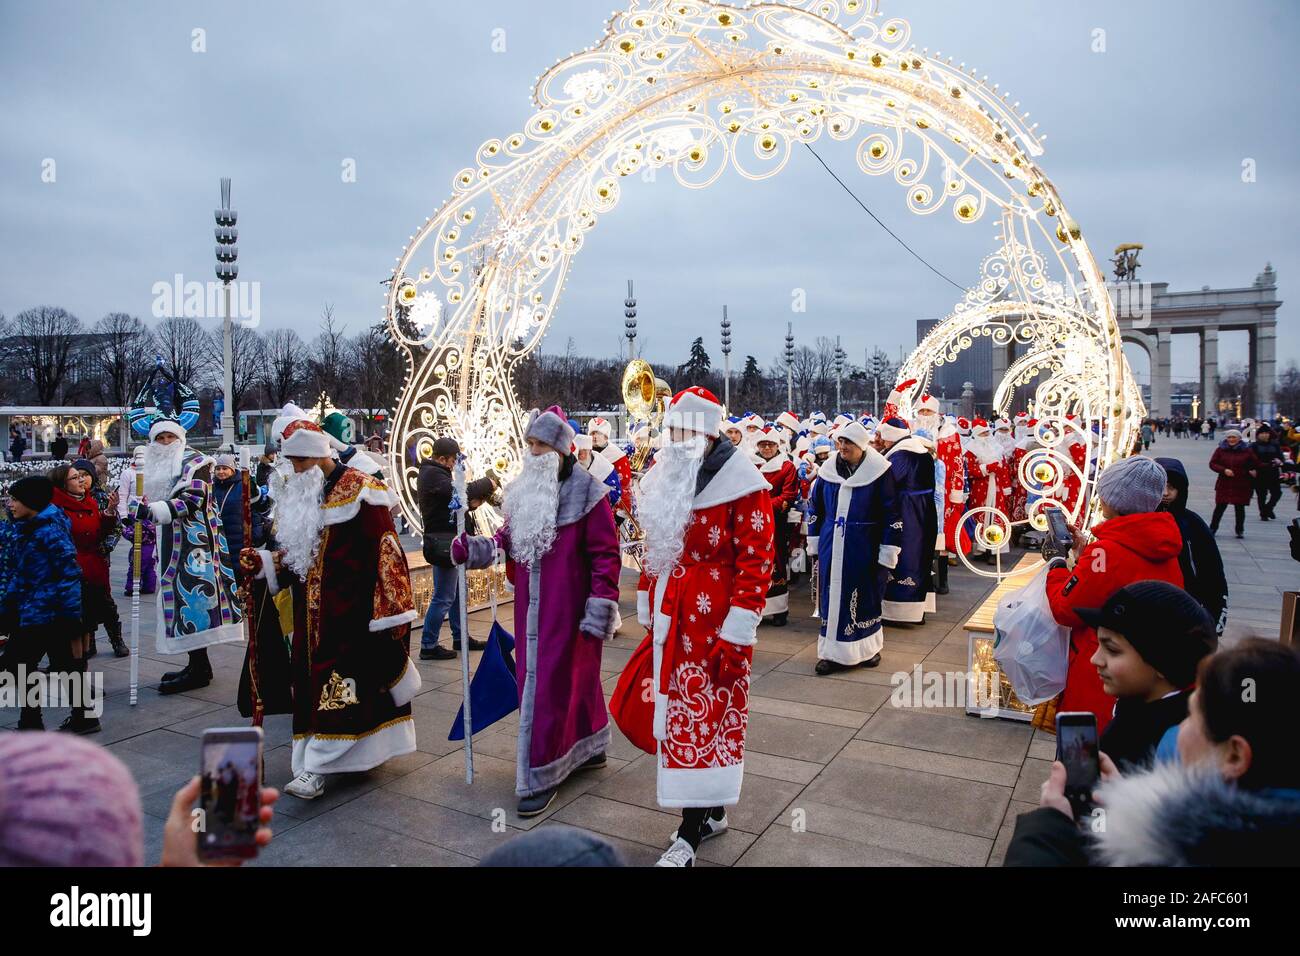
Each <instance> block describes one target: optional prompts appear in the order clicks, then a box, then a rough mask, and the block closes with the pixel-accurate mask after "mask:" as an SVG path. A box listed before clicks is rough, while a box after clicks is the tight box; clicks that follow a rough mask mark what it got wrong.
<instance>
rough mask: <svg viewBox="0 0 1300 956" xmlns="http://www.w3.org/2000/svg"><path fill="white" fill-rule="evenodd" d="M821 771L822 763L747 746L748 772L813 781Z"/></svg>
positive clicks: (793, 780)
mask: <svg viewBox="0 0 1300 956" xmlns="http://www.w3.org/2000/svg"><path fill="white" fill-rule="evenodd" d="M821 771H822V764H819V763H809V762H808V761H807V760H795V759H793V758H791V757H777V756H774V755H772V754H765V753H760V752H759V751H757V750H755V749H753V748H752V747H746V748H745V773H746V774H757V775H758V776H760V777H773V778H775V779H777V780H788V781H790V782H791V783H811V782H812V780H813V778H814V777H816V776H817V774H819V773H821Z"/></svg>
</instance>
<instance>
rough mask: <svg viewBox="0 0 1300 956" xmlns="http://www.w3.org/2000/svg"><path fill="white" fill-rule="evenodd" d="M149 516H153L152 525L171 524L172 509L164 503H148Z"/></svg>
mask: <svg viewBox="0 0 1300 956" xmlns="http://www.w3.org/2000/svg"><path fill="white" fill-rule="evenodd" d="M149 514H150V515H152V516H153V522H154V524H171V523H172V509H171V506H170V505H168V504H167V502H165V501H151V502H149Z"/></svg>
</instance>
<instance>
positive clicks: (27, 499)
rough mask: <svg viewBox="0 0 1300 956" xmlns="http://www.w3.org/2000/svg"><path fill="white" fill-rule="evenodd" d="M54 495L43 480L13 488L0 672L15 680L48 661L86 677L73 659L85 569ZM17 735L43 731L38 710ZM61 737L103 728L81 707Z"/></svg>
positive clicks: (26, 710)
mask: <svg viewBox="0 0 1300 956" xmlns="http://www.w3.org/2000/svg"><path fill="white" fill-rule="evenodd" d="M53 495H54V485H53V484H51V482H50V480H49V479H48V478H43V477H36V476H33V477H29V478H22V479H20V480H18V481H16V482H14V483H13V485H11V486H10V488H9V511H10V514H11V515H12V516H13V522H12V527H11V528H9V529H8V534H7V535H6V541H5V544H6V546H7V547H6V550H7V551H8V559H9V560H8V567H9V574H8V576H7V579H6V580H5V581H4V582H3V591H0V621H3V629H4V630H6V631H7V632H8V633H9V634H10V635H11V636H10V640H9V642H8V643H7V644H6V645H5V649H4V653H3V654H2V655H0V672H5V673H9V674H14V675H17V674H18V668H19V666H22V667H23V668H25V670H26V672H27V673H28V674H31V673H32V672H33V671H34V670H35V668H36V665H37V664H39V663H40V661H41V658H42V657H44V656H45V655H46V654H47V653H48V654H49V656H50V669H51V671H58V670H67V671H76V672H78V673H80V671H81V669H84V666H85V662H84V661H73V660H72V654H71V640H72V638H73V637H76V636H78V635H79V633H80V626H81V625H80V622H81V568H80V567H79V566H78V564H77V549H76V547H75V546H74V545H73V543H72V529H71V526H70V525H69V524H68V518H67V515H65V514H64V513H63V511H62V509H60V508H59V507H58V506H57V505H53V504H51V503H50V502H51V499H52V498H53ZM20 690H22V691H24V692H25V691H26V687H22V688H20ZM82 703H83V704H84V703H85V701H84V700H83V701H82ZM18 729H19V730H43V729H45V728H44V723H43V722H42V720H41V709H40V707H39V706H33V707H29V706H26V704H24V706H23V707H22V709H21V713H20V716H19V720H18ZM60 729H67V730H74V731H76V732H78V733H94V732H95V731H97V730H99V729H100V727H99V720H98V719H97V718H94V717H87V716H86V715H85V708H84V707H83V706H78V707H74V708H73V710H72V714H71V716H69V717H68V719H67V720H66V721H65V722H64V725H63V727H61V728H60Z"/></svg>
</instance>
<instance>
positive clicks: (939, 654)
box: [925, 631, 970, 668]
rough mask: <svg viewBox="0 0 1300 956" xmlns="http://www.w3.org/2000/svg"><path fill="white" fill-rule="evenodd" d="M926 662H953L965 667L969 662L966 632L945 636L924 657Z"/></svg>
mask: <svg viewBox="0 0 1300 956" xmlns="http://www.w3.org/2000/svg"><path fill="white" fill-rule="evenodd" d="M925 662H926V663H927V664H935V663H944V664H955V665H957V666H958V667H962V668H965V667H966V666H967V665H968V664H969V663H970V650H969V648H968V646H967V644H966V633H965V631H963V632H961V633H960V634H959V635H958V636H957V637H949V638H946V639H945V640H944V641H943V642H942V643H940V644H938V645H937V646H936V647H935V649H934V650H932V651H931V652H930V653H929V654H927V655H926V657H925Z"/></svg>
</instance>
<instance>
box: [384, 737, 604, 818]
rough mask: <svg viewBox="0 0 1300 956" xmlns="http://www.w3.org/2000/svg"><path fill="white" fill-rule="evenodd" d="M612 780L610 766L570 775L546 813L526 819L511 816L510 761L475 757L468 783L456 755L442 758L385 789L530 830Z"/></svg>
mask: <svg viewBox="0 0 1300 956" xmlns="http://www.w3.org/2000/svg"><path fill="white" fill-rule="evenodd" d="M613 776H616V774H615V773H614V771H613V769H612V768H610V767H606V768H605V769H604V770H586V771H583V772H581V773H575V774H573V775H572V776H571V777H569V779H568V780H566V781H565V782H564V783H563V785H561V787H560V791H559V793H557V794H556V796H555V800H554V801H553V802H552V803H551V806H550V808H549V809H548V810H547V811H546V813H544V814H541V815H539V816H536V817H529V818H528V819H524V818H523V817H521V816H519V815H518V814H517V813H515V807H516V806H517V805H518V802H519V798H518V797H516V796H515V761H514V760H503V759H502V758H500V757H493V756H491V755H490V754H484V753H476V754H475V755H474V782H473V783H472V784H467V783H466V782H465V761H464V758H463V756H462V755H461V753H460V752H459V751H458V752H456V753H451V754H448V755H447V756H445V757H441V758H439V759H438V760H435V761H434V762H433V763H430V764H427V765H426V766H423V767H421V768H420V769H419V770H416V771H415V772H414V773H410V774H407V775H406V776H404V777H402V778H401V779H400V780H396V781H393V782H392V783H388V784H385V787H386V789H389V790H393V791H395V792H396V793H401V794H405V795H406V796H409V797H416V798H417V799H420V800H425V801H427V802H429V803H436V804H438V805H439V806H442V807H448V808H450V809H452V810H459V811H461V812H462V813H468V814H472V815H474V816H479V817H483V818H485V819H488V820H491V819H496V818H499V813H500V811H504V813H505V816H504V818H503V819H504V821H505V823H506V824H507V825H508V826H512V827H514V828H516V829H519V830H529V829H532V828H533V827H535V826H536V825H537V824H538V823H541V822H542V820H544V819H546V818H547V817H548V816H551V815H552V814H554V813H555V812H556V811H557V810H559V809H560V808H561V807H563V806H565V805H567V804H568V803H569V802H570V801H572V800H574V799H576V798H577V797H578V796H579V795H581V794H582V793H585V792H586V791H588V790H590V789H592V788H593V787H596V786H597V785H599V784H600V783H601V781H602V780H604V779H606V778H611V779H612V777H613Z"/></svg>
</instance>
